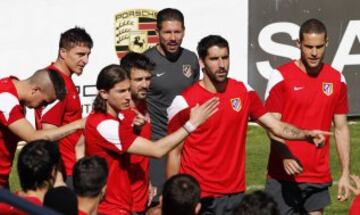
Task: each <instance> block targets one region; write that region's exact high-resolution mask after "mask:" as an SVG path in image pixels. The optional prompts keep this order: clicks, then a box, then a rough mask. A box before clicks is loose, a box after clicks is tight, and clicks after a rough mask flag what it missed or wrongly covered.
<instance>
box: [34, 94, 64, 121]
mask: <svg viewBox="0 0 360 215" xmlns="http://www.w3.org/2000/svg"><path fill="white" fill-rule="evenodd" d="M65 106H66V98H65V99H64V100H63V101H60V100H56V101H54V102H53V103H51V104H49V105H47V106H46V107H43V108H41V109H39V110H36V111H37V113H38V115H39V119H38V120H39V122H37V124H38V123H40V124H42V123H46V124H51V125H55V126H61V125H62V119H63V118H64V117H63V116H64V113H65V109H66V108H65Z"/></svg>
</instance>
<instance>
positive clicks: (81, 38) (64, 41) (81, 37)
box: [59, 26, 93, 50]
mask: <svg viewBox="0 0 360 215" xmlns="http://www.w3.org/2000/svg"><path fill="white" fill-rule="evenodd" d="M76 45H85V46H87V47H89V48H90V49H91V48H92V47H93V41H92V39H91V37H90V35H89V34H88V33H87V32H86V31H85V29H83V28H80V27H77V26H75V27H74V28H71V29H69V30H67V31H65V32H64V33H62V34H61V36H60V42H59V49H61V48H64V49H67V50H69V49H71V48H73V47H74V46H76Z"/></svg>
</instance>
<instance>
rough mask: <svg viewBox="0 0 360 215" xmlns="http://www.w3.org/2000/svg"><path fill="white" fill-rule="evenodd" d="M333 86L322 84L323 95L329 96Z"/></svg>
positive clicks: (331, 84)
mask: <svg viewBox="0 0 360 215" xmlns="http://www.w3.org/2000/svg"><path fill="white" fill-rule="evenodd" d="M333 89H334V86H333V83H325V82H323V83H322V90H323V92H324V94H325V95H327V96H330V95H331V94H332V93H333V91H334V90H333Z"/></svg>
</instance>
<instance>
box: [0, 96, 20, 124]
mask: <svg viewBox="0 0 360 215" xmlns="http://www.w3.org/2000/svg"><path fill="white" fill-rule="evenodd" d="M0 101H1V102H0V112H2V114H3V115H4V117H5V119H6V121H8V120H9V118H10V112H11V111H12V109H13V108H14V107H15V106H16V105H19V100H18V99H17V98H16V96H14V95H13V94H11V93H7V92H4V93H0Z"/></svg>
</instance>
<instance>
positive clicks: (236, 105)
mask: <svg viewBox="0 0 360 215" xmlns="http://www.w3.org/2000/svg"><path fill="white" fill-rule="evenodd" d="M230 102H231V107H232V109H234V110H235V111H237V112H239V111H240V110H241V100H240V98H234V99H231V100H230Z"/></svg>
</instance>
